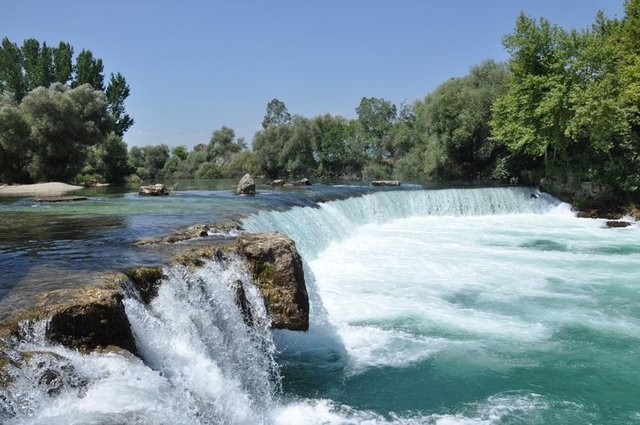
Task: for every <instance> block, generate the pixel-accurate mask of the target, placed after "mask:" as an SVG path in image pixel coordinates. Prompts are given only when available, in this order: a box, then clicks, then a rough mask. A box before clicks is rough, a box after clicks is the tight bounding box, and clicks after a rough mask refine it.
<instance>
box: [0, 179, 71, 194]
mask: <svg viewBox="0 0 640 425" xmlns="http://www.w3.org/2000/svg"><path fill="white" fill-rule="evenodd" d="M82 188H83V187H82V186H74V185H71V184H66V183H60V182H50V183H35V184H19V185H11V186H9V185H3V186H0V196H4V195H7V196H56V195H62V194H64V193H69V192H73V191H76V190H80V189H82Z"/></svg>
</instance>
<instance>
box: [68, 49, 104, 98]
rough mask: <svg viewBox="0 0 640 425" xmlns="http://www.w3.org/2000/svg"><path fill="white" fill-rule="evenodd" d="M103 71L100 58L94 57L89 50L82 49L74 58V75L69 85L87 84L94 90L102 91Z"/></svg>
mask: <svg viewBox="0 0 640 425" xmlns="http://www.w3.org/2000/svg"><path fill="white" fill-rule="evenodd" d="M103 71H104V66H103V65H102V59H96V58H94V57H93V53H92V52H91V50H86V49H83V50H82V51H81V52H80V54H79V55H78V57H77V58H76V77H75V79H74V80H73V82H72V83H71V87H78V86H81V85H83V84H89V85H91V87H93V88H94V89H96V90H100V91H104V74H103Z"/></svg>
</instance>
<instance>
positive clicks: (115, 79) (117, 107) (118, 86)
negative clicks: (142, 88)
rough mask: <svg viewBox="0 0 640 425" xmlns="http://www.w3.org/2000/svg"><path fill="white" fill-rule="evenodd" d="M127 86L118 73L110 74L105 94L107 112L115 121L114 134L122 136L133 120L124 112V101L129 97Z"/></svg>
mask: <svg viewBox="0 0 640 425" xmlns="http://www.w3.org/2000/svg"><path fill="white" fill-rule="evenodd" d="M129 93H130V90H129V85H128V84H127V82H126V80H125V79H124V76H123V75H122V74H120V73H119V72H118V73H116V74H111V77H110V78H109V85H108V86H107V90H106V91H105V94H106V95H107V99H108V100H109V112H111V115H113V118H114V119H115V132H116V134H118V135H119V136H122V135H123V134H124V133H125V132H126V131H127V130H128V129H129V128H130V127H131V126H132V125H133V118H131V117H130V116H129V114H127V113H126V112H125V109H124V101H125V99H126V98H127V97H129Z"/></svg>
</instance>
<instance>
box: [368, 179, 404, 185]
mask: <svg viewBox="0 0 640 425" xmlns="http://www.w3.org/2000/svg"><path fill="white" fill-rule="evenodd" d="M371 186H400V182H399V181H398V180H374V181H372V182H371Z"/></svg>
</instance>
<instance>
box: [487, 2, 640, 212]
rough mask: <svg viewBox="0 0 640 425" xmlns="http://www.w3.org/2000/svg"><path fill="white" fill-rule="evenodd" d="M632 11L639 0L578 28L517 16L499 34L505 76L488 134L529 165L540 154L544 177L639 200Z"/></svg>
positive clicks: (638, 70)
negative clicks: (506, 56) (509, 29)
mask: <svg viewBox="0 0 640 425" xmlns="http://www.w3.org/2000/svg"><path fill="white" fill-rule="evenodd" d="M639 16H640V1H639V0H629V1H627V2H626V4H625V17H624V18H622V19H621V20H616V19H613V20H612V19H608V18H606V17H605V16H604V15H603V14H602V13H599V14H598V15H597V16H596V19H595V22H594V24H593V25H592V27H591V28H589V29H585V30H582V31H566V30H564V29H562V28H560V27H557V26H553V25H551V24H550V23H549V22H547V21H546V20H545V19H540V20H539V21H536V20H534V19H532V18H529V17H527V16H525V15H521V16H520V17H519V18H518V20H517V22H516V27H515V29H514V31H513V33H511V34H509V35H507V36H506V37H505V40H504V43H505V47H506V48H507V50H508V51H509V53H510V55H511V58H510V60H509V63H508V67H509V70H510V77H509V78H508V80H507V91H506V92H505V93H504V94H503V95H502V96H500V97H499V98H498V100H497V101H496V103H495V105H494V109H493V110H494V119H493V122H492V130H493V137H494V139H497V140H501V141H503V142H504V143H505V144H506V145H507V146H508V148H509V150H510V151H511V152H512V153H513V154H515V155H521V156H522V157H523V158H524V159H526V160H528V165H527V166H528V167H529V168H535V167H539V166H540V165H539V164H540V160H541V159H543V161H544V168H545V170H546V174H547V175H550V174H554V175H555V177H556V178H560V179H564V180H574V181H576V182H577V183H580V181H582V180H590V181H592V182H594V183H598V184H601V185H605V186H607V187H610V188H611V189H613V191H614V192H615V194H616V196H617V197H618V198H619V199H623V200H624V199H626V200H635V199H638V197H639V196H640V184H639V182H640V171H639V170H640V144H639V141H640V128H639V125H638V124H639V123H640V120H639V117H640V111H639V106H638V105H640V83H639V82H638V81H640V79H639V78H638V76H639V75H640V65H639V64H640V48H639V46H640V42H639V36H638V34H639V31H638V29H637V28H638V23H639ZM570 176H577V178H572V179H569V177H570Z"/></svg>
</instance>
